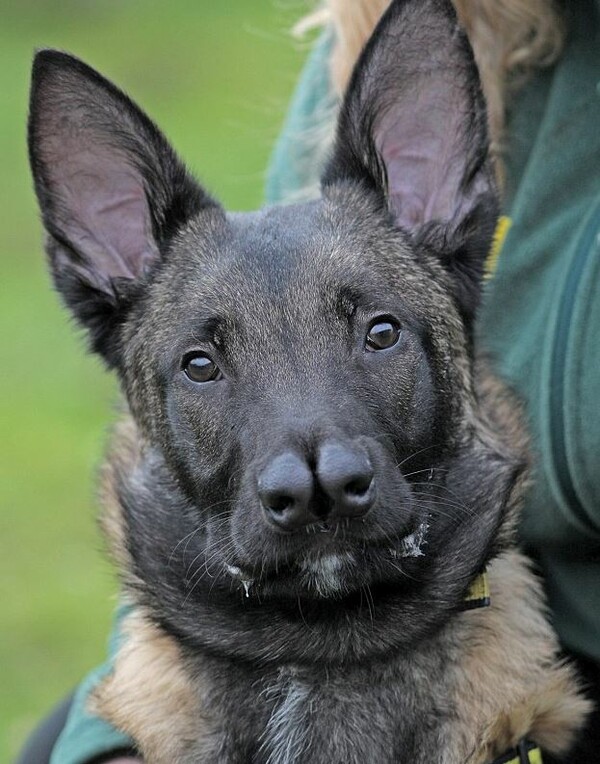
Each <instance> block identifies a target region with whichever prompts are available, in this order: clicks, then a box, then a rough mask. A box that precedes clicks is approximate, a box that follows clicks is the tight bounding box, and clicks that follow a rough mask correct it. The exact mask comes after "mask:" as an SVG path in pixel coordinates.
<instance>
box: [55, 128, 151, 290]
mask: <svg viewBox="0 0 600 764" xmlns="http://www.w3.org/2000/svg"><path fill="white" fill-rule="evenodd" d="M61 137H62V140H61V141H60V146H59V145H57V144H58V141H57V140H49V141H48V145H47V156H48V165H49V168H50V174H51V178H50V180H51V183H52V187H53V188H54V190H55V191H56V192H58V195H59V196H60V198H61V209H60V210H59V211H58V213H59V215H60V217H61V223H62V226H63V229H64V232H65V234H66V235H67V237H68V239H69V242H70V243H71V244H72V245H73V247H74V248H75V249H76V250H77V251H78V252H79V253H80V254H81V255H83V256H84V257H85V259H86V260H87V261H88V262H89V263H93V271H94V272H95V273H96V274H97V275H99V276H100V277H101V280H102V281H109V280H110V279H112V278H118V277H121V278H128V279H133V278H136V277H138V276H140V275H142V274H143V272H144V270H145V269H146V267H147V266H148V265H149V264H150V263H151V262H152V261H153V260H155V259H156V257H157V255H158V251H157V246H156V243H155V242H154V238H153V235H152V226H151V221H150V211H149V208H148V203H147V200H146V194H145V191H144V186H143V180H142V177H141V174H140V173H139V172H138V171H137V169H136V168H135V167H132V166H131V165H130V164H128V163H127V162H126V161H125V159H121V156H120V154H119V152H118V151H116V150H113V149H111V148H110V147H104V146H101V145H99V144H98V143H96V144H95V145H94V147H93V149H92V148H81V137H82V136H81V135H80V136H77V135H76V134H75V135H70V136H68V137H67V138H66V139H65V138H64V136H61Z"/></svg>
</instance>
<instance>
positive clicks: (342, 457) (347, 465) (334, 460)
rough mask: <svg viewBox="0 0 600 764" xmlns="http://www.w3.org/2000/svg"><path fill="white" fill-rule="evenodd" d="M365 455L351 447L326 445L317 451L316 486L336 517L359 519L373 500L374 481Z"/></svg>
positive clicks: (334, 442) (337, 444)
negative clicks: (329, 503) (326, 498)
mask: <svg viewBox="0 0 600 764" xmlns="http://www.w3.org/2000/svg"><path fill="white" fill-rule="evenodd" d="M374 474H375V473H374V471H373V467H372V466H371V462H370V461H369V457H368V456H367V454H366V453H365V452H364V451H363V450H362V449H360V448H358V447H357V446H356V445H355V444H353V443H340V442H336V441H328V442H326V443H324V444H323V446H322V447H321V448H320V449H319V459H318V463H317V476H318V479H319V486H320V488H321V489H322V490H323V491H324V492H325V494H326V495H327V496H328V497H329V499H330V500H331V501H332V502H333V506H334V514H336V515H338V516H339V517H362V516H363V515H365V514H366V513H367V512H368V511H369V509H370V508H371V506H372V504H373V501H374V498H375V477H374Z"/></svg>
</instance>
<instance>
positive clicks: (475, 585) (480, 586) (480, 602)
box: [463, 570, 490, 610]
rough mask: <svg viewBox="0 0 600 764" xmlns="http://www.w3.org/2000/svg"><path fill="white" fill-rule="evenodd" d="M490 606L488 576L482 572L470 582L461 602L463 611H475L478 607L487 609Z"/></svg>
mask: <svg viewBox="0 0 600 764" xmlns="http://www.w3.org/2000/svg"><path fill="white" fill-rule="evenodd" d="M489 604H490V585H489V582H488V576H487V573H486V572H485V570H483V571H482V572H481V573H480V574H479V575H478V576H477V577H476V578H474V579H473V581H472V582H471V586H469V591H468V592H467V596H466V597H465V599H464V602H463V610H475V609H476V608H480V607H488V605H489Z"/></svg>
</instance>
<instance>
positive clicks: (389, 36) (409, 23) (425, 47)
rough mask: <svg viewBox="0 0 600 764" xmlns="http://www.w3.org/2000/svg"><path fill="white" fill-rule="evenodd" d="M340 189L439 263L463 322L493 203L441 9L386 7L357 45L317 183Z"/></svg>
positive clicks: (399, 0)
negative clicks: (349, 185)
mask: <svg viewBox="0 0 600 764" xmlns="http://www.w3.org/2000/svg"><path fill="white" fill-rule="evenodd" d="M348 181H350V182H358V183H360V184H361V185H362V186H363V187H364V188H368V189H370V190H371V191H373V192H375V193H377V194H379V195H380V197H381V199H382V200H383V201H384V202H385V204H387V206H388V208H389V210H390V212H391V215H392V219H393V222H394V224H395V225H396V226H398V227H400V228H402V229H403V230H405V231H407V232H408V233H410V234H411V235H412V236H413V238H414V240H415V243H416V244H418V245H421V246H425V247H427V248H429V249H431V250H432V251H434V252H435V253H436V254H437V255H438V256H439V257H440V258H441V259H442V261H443V263H444V265H445V266H446V268H447V269H448V271H450V272H451V273H452V275H453V276H454V279H453V285H454V287H455V290H454V291H455V293H456V295H457V299H458V301H459V304H460V307H461V310H462V311H463V313H464V314H466V315H467V316H470V315H472V313H473V311H474V309H475V306H476V304H477V301H478V296H479V291H480V279H481V275H482V271H483V265H484V261H485V256H486V255H487V252H488V250H489V246H490V243H491V240H492V236H493V231H494V227H495V224H496V219H497V209H498V203H497V194H496V188H495V183H494V175H493V170H492V166H491V162H490V158H489V144H488V134H487V113H486V106H485V101H484V98H483V95H482V91H481V86H480V82H479V76H478V71H477V67H476V64H475V61H474V58H473V53H472V50H471V47H470V45H469V42H468V40H467V38H466V36H465V34H464V32H463V31H462V29H461V28H460V26H459V24H458V20H457V17H456V13H455V11H454V8H453V6H452V3H451V2H450V0H394V1H393V2H392V4H391V6H390V8H389V9H388V11H387V12H386V13H385V15H384V16H383V18H382V20H381V21H380V22H379V24H378V26H377V28H376V30H375V32H374V34H373V36H372V37H371V39H370V41H369V42H368V43H367V45H366V47H365V49H364V51H363V53H362V54H361V56H360V58H359V60H358V63H357V65H356V67H355V70H354V73H353V75H352V78H351V80H350V84H349V87H348V90H347V93H346V96H345V99H344V102H343V104H342V108H341V113H340V117H339V122H338V129H337V137H336V142H335V147H334V151H333V155H332V158H331V161H330V163H329V165H328V166H327V168H326V170H325V173H324V176H323V178H322V183H323V187H324V189H326V188H327V187H328V186H329V185H331V184H337V183H340V182H342V183H343V182H348Z"/></svg>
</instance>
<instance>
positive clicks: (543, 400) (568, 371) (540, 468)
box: [52, 0, 600, 764]
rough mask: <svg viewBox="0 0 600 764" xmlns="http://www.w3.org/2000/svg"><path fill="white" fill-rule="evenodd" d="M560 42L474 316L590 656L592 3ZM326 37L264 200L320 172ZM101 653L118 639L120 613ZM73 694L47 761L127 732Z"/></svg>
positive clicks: (514, 147)
mask: <svg viewBox="0 0 600 764" xmlns="http://www.w3.org/2000/svg"><path fill="white" fill-rule="evenodd" d="M571 7H572V9H573V13H574V18H573V19H572V23H571V25H570V28H569V37H568V42H567V48H566V50H565V53H564V55H563V56H562V58H561V60H560V62H559V63H558V65H557V66H556V67H554V68H553V69H551V70H549V71H546V72H544V73H543V74H540V75H539V76H537V77H535V79H534V80H532V81H531V82H530V84H529V85H528V86H527V87H526V89H525V90H524V91H522V92H521V93H520V95H519V97H518V100H517V101H516V102H515V103H514V105H513V109H512V114H511V117H510V124H509V136H510V144H509V152H508V194H507V199H506V203H505V214H506V215H507V216H508V217H509V218H510V220H511V221H512V224H511V226H510V228H509V230H508V234H507V236H506V239H505V241H504V245H503V248H502V252H501V256H500V258H499V260H498V265H497V269H496V272H495V275H494V276H493V278H492V279H491V280H490V281H489V282H488V283H487V287H486V295H485V301H484V305H483V310H482V313H481V319H480V335H481V339H480V341H481V344H482V345H483V346H484V347H485V348H486V349H487V350H488V351H489V352H490V353H491V355H492V357H493V359H494V360H495V363H496V368H497V370H498V372H499V373H500V374H501V375H502V376H503V377H504V378H506V379H507V380H508V381H509V382H510V383H511V384H512V385H513V387H514V388H515V390H516V391H517V392H518V393H519V395H520V396H521V397H522V399H523V400H524V402H525V405H526V409H527V413H528V416H529V424H530V430H531V434H532V441H533V447H534V453H535V459H536V466H535V483H534V485H533V487H532V489H531V490H530V492H529V496H528V499H527V503H526V507H525V511H524V516H523V521H522V539H523V543H524V545H525V546H526V547H527V549H528V551H529V552H530V553H531V554H532V556H533V557H535V558H536V559H537V560H538V561H539V564H540V566H541V568H542V570H543V573H544V576H545V580H546V585H547V591H548V597H549V601H550V607H551V611H552V615H553V619H554V624H555V627H556V629H557V631H558V633H559V635H560V638H561V640H562V641H563V643H564V645H565V646H566V647H567V648H568V649H570V650H572V651H575V652H579V653H582V654H584V655H587V656H589V657H591V658H593V659H595V660H596V661H598V662H600V176H599V170H600V3H599V2H598V0H578V2H577V3H572V4H571ZM329 46H330V38H329V36H328V35H327V34H326V35H324V36H323V37H322V38H321V40H320V41H319V43H318V44H317V46H316V47H315V48H314V50H313V53H312V55H311V56H310V58H309V60H308V62H307V65H306V67H305V70H304V72H303V75H302V77H301V80H300V82H299V85H298V88H297V90H296V93H295V95H294V97H293V100H292V103H291V106H290V110H289V113H288V117H287V120H286V123H285V125H284V128H283V131H282V133H281V136H280V138H279V141H278V143H277V145H276V147H275V150H274V153H273V158H272V164H271V169H270V174H269V178H268V183H267V201H268V202H269V203H277V202H280V201H282V200H284V199H288V198H290V196H293V195H294V193H295V192H297V191H298V189H300V188H304V187H306V186H309V185H310V184H311V182H313V181H314V180H315V178H316V177H317V168H316V167H315V162H314V161H312V160H313V159H314V156H315V153H316V151H317V142H318V140H319V138H320V134H319V129H318V124H317V123H318V121H319V120H320V119H321V117H322V114H323V111H324V110H326V109H332V108H335V105H336V104H335V98H334V96H333V95H332V92H331V88H330V85H329V82H328V81H327V76H326V72H327V65H326V58H327V53H328V50H329ZM119 620H120V619H119V618H117V627H116V629H115V635H113V639H112V643H111V650H110V656H112V654H113V653H114V650H115V649H116V644H117V641H118V623H119ZM110 656H109V658H108V661H107V663H106V664H104V665H103V666H102V667H100V668H99V669H97V670H96V671H94V672H93V673H92V674H90V675H89V676H88V677H87V679H86V680H85V681H84V682H83V683H82V685H81V686H80V688H79V691H78V693H77V697H76V701H75V703H74V706H73V708H72V710H71V714H70V717H69V720H68V723H67V726H66V727H65V729H64V731H63V733H62V735H61V737H60V739H59V741H58V743H57V745H56V748H55V751H54V754H53V758H52V764H83V763H84V762H86V761H89V760H90V759H91V758H92V757H94V756H98V755H100V754H102V753H105V752H108V751H111V750H115V749H118V748H123V747H124V746H126V745H127V744H128V742H129V741H128V740H127V738H126V737H124V736H123V735H121V734H120V733H118V732H116V731H115V730H113V729H112V728H111V727H109V726H108V725H107V724H105V723H104V722H102V721H100V720H99V719H97V718H94V717H92V716H90V715H89V714H88V713H87V712H86V711H85V699H86V697H87V694H88V693H89V691H90V688H91V687H93V686H94V684H95V683H96V682H97V681H98V680H99V678H100V677H101V676H102V675H103V674H105V673H106V672H107V671H110V666H111V657H110Z"/></svg>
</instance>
